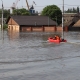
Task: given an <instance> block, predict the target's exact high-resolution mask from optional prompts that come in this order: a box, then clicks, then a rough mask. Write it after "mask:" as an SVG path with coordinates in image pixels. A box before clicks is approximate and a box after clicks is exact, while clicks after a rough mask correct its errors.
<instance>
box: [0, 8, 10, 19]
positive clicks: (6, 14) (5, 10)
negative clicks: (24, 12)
mask: <svg viewBox="0 0 80 80" xmlns="http://www.w3.org/2000/svg"><path fill="white" fill-rule="evenodd" d="M9 15H10V10H9V9H8V10H7V9H4V10H3V17H4V18H7V17H8V16H9ZM1 17H2V9H0V18H1Z"/></svg>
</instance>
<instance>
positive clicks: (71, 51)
mask: <svg viewBox="0 0 80 80" xmlns="http://www.w3.org/2000/svg"><path fill="white" fill-rule="evenodd" d="M55 34H59V35H61V33H57V32H56V33H53V32H50V33H49V32H20V33H18V32H8V31H3V33H2V32H1V31H0V80H80V32H65V33H64V38H65V39H66V40H67V42H66V43H60V44H55V43H50V42H48V41H47V39H48V37H50V36H51V37H52V36H54V35H55Z"/></svg>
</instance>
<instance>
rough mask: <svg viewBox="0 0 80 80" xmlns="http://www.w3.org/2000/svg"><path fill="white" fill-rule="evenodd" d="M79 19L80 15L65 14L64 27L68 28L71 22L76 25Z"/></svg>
mask: <svg viewBox="0 0 80 80" xmlns="http://www.w3.org/2000/svg"><path fill="white" fill-rule="evenodd" d="M79 19H80V13H65V14H64V20H65V21H64V26H69V25H71V24H72V23H73V22H74V23H76V22H77V21H78V20H79Z"/></svg>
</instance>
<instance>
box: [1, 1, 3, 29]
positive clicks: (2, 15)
mask: <svg viewBox="0 0 80 80" xmlns="http://www.w3.org/2000/svg"><path fill="white" fill-rule="evenodd" d="M1 1H2V0H1ZM2 30H3V1H2Z"/></svg>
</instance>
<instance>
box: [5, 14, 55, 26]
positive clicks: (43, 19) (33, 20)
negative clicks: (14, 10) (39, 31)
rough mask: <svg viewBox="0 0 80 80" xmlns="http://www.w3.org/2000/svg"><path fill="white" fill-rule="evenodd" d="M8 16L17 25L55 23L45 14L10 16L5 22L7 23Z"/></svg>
mask: <svg viewBox="0 0 80 80" xmlns="http://www.w3.org/2000/svg"><path fill="white" fill-rule="evenodd" d="M10 18H12V19H13V20H15V21H16V22H17V23H18V24H19V25H35V24H36V25H48V24H49V25H56V22H55V21H53V20H51V19H50V18H48V17H47V16H18V15H17V16H10V17H9V18H8V19H7V22H6V23H8V21H9V19H10Z"/></svg>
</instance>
